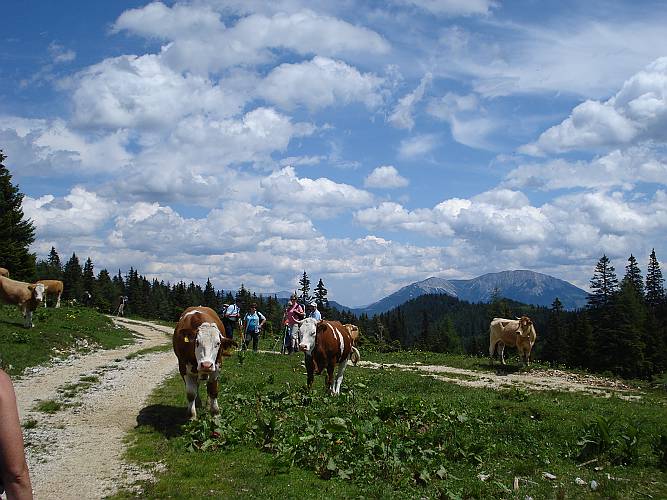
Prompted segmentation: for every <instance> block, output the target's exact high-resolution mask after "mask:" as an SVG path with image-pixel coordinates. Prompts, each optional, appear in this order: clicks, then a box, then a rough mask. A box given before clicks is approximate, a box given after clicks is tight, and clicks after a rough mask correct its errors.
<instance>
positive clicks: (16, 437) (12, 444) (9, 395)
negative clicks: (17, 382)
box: [0, 369, 32, 500]
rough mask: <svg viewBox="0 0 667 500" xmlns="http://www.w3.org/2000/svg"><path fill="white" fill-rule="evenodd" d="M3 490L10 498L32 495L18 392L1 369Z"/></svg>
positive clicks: (0, 490) (24, 498) (23, 499)
mask: <svg viewBox="0 0 667 500" xmlns="http://www.w3.org/2000/svg"><path fill="white" fill-rule="evenodd" d="M2 493H6V494H7V498H8V499H14V498H16V499H18V500H31V499H32V486H31V484H30V472H29V471H28V464H27V463H26V461H25V448H24V447H23V434H22V433H21V424H20V421H19V412H18V408H17V406H16V393H15V392H14V386H13V385H12V381H11V379H10V378H9V375H7V374H6V373H5V372H4V371H3V370H1V369H0V494H2Z"/></svg>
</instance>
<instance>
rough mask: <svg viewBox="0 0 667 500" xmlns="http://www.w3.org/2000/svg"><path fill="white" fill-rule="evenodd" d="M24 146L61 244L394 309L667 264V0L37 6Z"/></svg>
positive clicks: (222, 282)
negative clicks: (487, 285)
mask: <svg viewBox="0 0 667 500" xmlns="http://www.w3.org/2000/svg"><path fill="white" fill-rule="evenodd" d="M3 19H4V21H5V22H4V23H3V32H2V34H1V35H0V39H1V40H2V43H0V149H2V150H3V151H4V154H5V155H6V156H7V157H8V158H7V160H6V161H5V165H6V166H7V167H8V168H9V170H10V172H11V173H12V175H13V181H14V182H15V183H17V184H18V185H19V188H20V190H21V192H22V193H24V194H25V197H24V200H23V209H24V212H25V215H26V216H27V217H29V218H30V219H32V221H33V222H34V224H35V227H36V236H37V239H36V241H35V243H34V245H33V246H32V251H34V252H36V253H37V255H38V258H45V257H46V256H47V255H48V252H49V250H50V249H51V247H52V246H53V247H55V248H56V250H57V251H58V253H59V254H60V256H61V259H62V260H63V261H66V260H67V259H68V258H69V257H70V256H71V254H72V253H76V254H77V256H78V257H79V259H80V260H82V261H83V260H85V259H86V258H87V257H90V258H91V259H92V261H93V263H94V264H95V268H96V271H99V270H101V269H102V268H106V269H108V270H109V271H110V272H111V273H112V274H113V273H116V272H117V271H118V270H119V269H120V270H121V271H122V272H123V273H126V272H127V270H128V269H129V268H130V266H132V267H134V268H135V269H137V270H138V271H139V273H140V274H143V275H145V276H147V277H149V278H152V277H156V278H158V279H160V280H164V281H169V282H171V283H174V282H176V281H180V280H184V281H186V282H190V281H194V282H196V283H202V284H203V283H205V282H206V279H207V278H210V279H211V281H212V283H213V284H214V286H215V287H216V288H217V289H224V290H232V291H234V290H237V289H238V288H239V287H240V285H241V284H243V285H244V286H245V287H246V288H249V289H251V290H253V291H256V292H263V293H270V292H276V291H283V290H294V289H296V288H297V287H298V280H299V278H300V276H301V275H302V273H303V272H304V271H306V272H307V274H308V276H309V278H310V280H311V282H312V285H313V286H314V285H315V284H316V283H317V281H318V280H319V279H322V280H323V282H324V285H325V287H326V288H327V289H328V291H329V295H328V297H329V299H330V300H336V301H337V302H339V303H342V304H345V305H348V306H361V305H365V304H370V303H372V302H374V301H376V300H378V299H380V298H382V297H384V296H386V295H388V294H390V293H392V292H394V291H396V290H397V289H398V288H400V287H402V286H404V285H407V284H409V283H412V282H414V281H419V280H423V279H426V278H428V277H431V276H437V277H441V278H451V279H467V278H473V277H476V276H479V275H481V274H484V273H487V272H498V271H503V270H511V269H529V270H532V271H536V272H542V273H545V274H549V275H552V276H555V277H557V278H561V279H564V280H567V281H570V282H571V283H573V284H575V285H577V286H580V287H582V288H584V289H587V288H588V282H589V280H590V278H591V276H592V274H593V270H594V267H595V264H596V262H597V261H598V259H599V258H600V257H601V256H602V255H603V254H606V255H607V256H608V257H609V258H610V259H611V261H612V264H613V265H614V266H615V267H616V270H617V273H618V274H619V275H620V276H622V275H623V273H624V267H625V265H626V264H627V259H628V257H629V256H630V254H633V255H635V257H636V258H637V259H638V261H639V263H640V267H641V268H642V270H643V271H645V270H646V263H647V262H648V256H649V254H650V252H651V249H653V248H655V251H656V254H657V257H658V260H659V261H661V262H662V261H664V260H665V259H667V236H666V235H667V188H666V184H667V148H666V146H667V30H665V29H664V26H665V25H667V4H665V3H664V2H650V1H642V2H635V1H629V2H621V1H616V2H614V1H604V2H602V1H594V0H593V1H588V2H579V1H567V0H566V1H559V2H555V1H554V2H538V1H534V0H525V1H520V0H519V1H511V2H509V1H502V0H388V1H383V2H374V1H368V2H352V1H348V0H338V1H320V0H311V1H302V0H274V1H272V2H264V1H258V0H197V1H176V2H150V3H149V2H144V1H133V0H122V1H120V0H119V1H114V2H89V1H83V0H82V1H78V0H68V1H66V2H52V1H49V0H43V1H40V0H27V1H25V2H10V3H9V4H7V5H4V6H3Z"/></svg>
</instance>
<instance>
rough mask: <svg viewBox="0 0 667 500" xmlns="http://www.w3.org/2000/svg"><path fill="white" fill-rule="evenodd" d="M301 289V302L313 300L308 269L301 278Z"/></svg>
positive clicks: (305, 302)
mask: <svg viewBox="0 0 667 500" xmlns="http://www.w3.org/2000/svg"><path fill="white" fill-rule="evenodd" d="M299 286H300V287H301V288H299V290H300V291H301V303H302V304H307V303H308V302H310V301H311V297H310V279H308V274H306V271H304V272H303V276H301V279H300V280H299Z"/></svg>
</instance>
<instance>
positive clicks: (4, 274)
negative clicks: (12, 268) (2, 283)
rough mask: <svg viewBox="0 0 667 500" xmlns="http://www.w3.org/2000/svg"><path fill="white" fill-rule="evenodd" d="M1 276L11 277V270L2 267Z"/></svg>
mask: <svg viewBox="0 0 667 500" xmlns="http://www.w3.org/2000/svg"><path fill="white" fill-rule="evenodd" d="M0 276H4V277H5V278H9V270H7V269H5V268H4V267H0Z"/></svg>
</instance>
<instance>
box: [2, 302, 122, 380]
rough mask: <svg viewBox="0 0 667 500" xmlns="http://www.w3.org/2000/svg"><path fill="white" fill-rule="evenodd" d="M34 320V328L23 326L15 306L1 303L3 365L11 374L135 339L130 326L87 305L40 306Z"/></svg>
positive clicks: (117, 345) (110, 347)
mask: <svg viewBox="0 0 667 500" xmlns="http://www.w3.org/2000/svg"><path fill="white" fill-rule="evenodd" d="M33 323H34V325H35V326H34V328H30V329H28V328H24V327H23V316H22V315H21V313H20V311H19V310H18V308H17V307H16V306H8V305H1V306H0V366H1V367H2V368H3V369H4V370H6V371H7V372H8V373H9V374H10V375H20V374H21V373H22V372H23V370H24V369H25V368H27V367H31V366H36V365H40V364H43V363H46V362H48V361H49V360H50V359H51V358H53V357H63V356H66V355H68V354H71V353H72V352H74V351H86V350H90V349H92V348H93V347H101V348H103V349H112V348H115V347H119V346H121V345H125V344H129V343H131V342H132V341H133V340H132V339H133V337H132V333H131V332H130V331H129V330H127V329H125V328H117V327H115V326H114V324H113V323H112V321H111V320H110V319H109V318H107V317H106V316H103V315H101V314H99V313H98V312H96V311H94V310H92V309H89V308H86V307H60V308H58V309H55V308H51V307H49V308H39V309H38V310H37V311H35V313H34V314H33Z"/></svg>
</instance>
